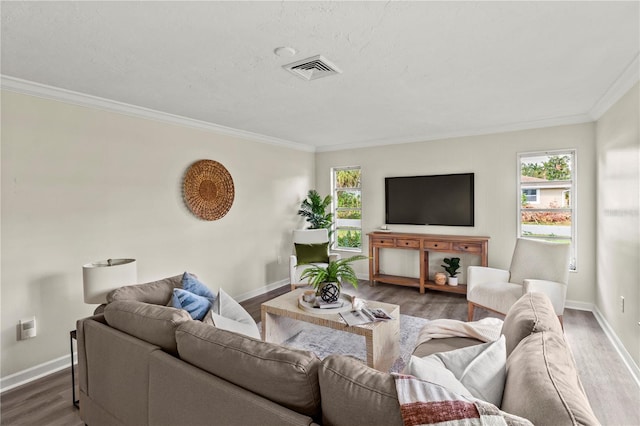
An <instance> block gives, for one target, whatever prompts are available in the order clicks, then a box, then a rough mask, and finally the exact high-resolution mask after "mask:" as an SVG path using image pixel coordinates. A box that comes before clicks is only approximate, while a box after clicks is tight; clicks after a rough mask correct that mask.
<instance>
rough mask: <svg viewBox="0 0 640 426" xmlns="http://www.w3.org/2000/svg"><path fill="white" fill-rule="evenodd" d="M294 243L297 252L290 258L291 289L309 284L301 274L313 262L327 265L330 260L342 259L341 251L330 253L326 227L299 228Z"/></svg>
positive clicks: (294, 233)
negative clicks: (303, 279) (302, 278)
mask: <svg viewBox="0 0 640 426" xmlns="http://www.w3.org/2000/svg"><path fill="white" fill-rule="evenodd" d="M293 243H294V246H295V251H296V254H292V255H291V257H290V258H289V279H290V280H291V290H292V291H293V290H295V289H296V288H297V287H301V286H306V285H309V283H308V280H305V281H306V282H303V281H302V280H301V279H300V276H301V275H302V273H303V272H304V270H305V269H307V268H308V267H309V264H306V265H305V264H303V263H311V264H314V265H324V266H326V265H327V264H328V263H327V262H329V261H335V260H338V259H340V254H339V253H329V232H328V231H327V230H326V229H297V230H295V231H293Z"/></svg>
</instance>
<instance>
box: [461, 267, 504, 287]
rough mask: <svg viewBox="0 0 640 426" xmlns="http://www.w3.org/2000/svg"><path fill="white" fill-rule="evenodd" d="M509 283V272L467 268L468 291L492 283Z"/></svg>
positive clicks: (484, 268) (494, 269) (486, 268)
mask: <svg viewBox="0 0 640 426" xmlns="http://www.w3.org/2000/svg"><path fill="white" fill-rule="evenodd" d="M508 281H509V271H505V270H504V269H497V268H489V267H486V266H469V267H468V268H467V291H468V290H470V287H472V286H474V285H476V284H481V283H490V282H501V283H506V282H508Z"/></svg>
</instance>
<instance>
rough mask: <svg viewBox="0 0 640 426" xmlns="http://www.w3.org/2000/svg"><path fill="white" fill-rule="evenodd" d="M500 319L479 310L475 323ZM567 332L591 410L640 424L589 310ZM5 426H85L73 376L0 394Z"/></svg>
mask: <svg viewBox="0 0 640 426" xmlns="http://www.w3.org/2000/svg"><path fill="white" fill-rule="evenodd" d="M289 290H290V287H289V286H283V287H281V288H279V289H276V290H273V291H270V292H269V293H266V294H264V295H261V296H258V297H255V298H252V299H249V300H247V301H244V302H242V306H244V308H245V309H246V310H247V311H248V312H249V313H250V314H251V316H252V317H253V318H254V319H255V320H256V321H259V320H260V305H261V304H262V302H264V301H266V300H269V299H272V298H273V297H276V296H278V295H280V294H283V293H286V292H288V291H289ZM347 291H349V292H351V293H355V294H356V295H357V296H359V297H362V298H363V299H370V300H380V301H383V302H387V303H394V304H397V305H400V312H401V313H402V314H406V315H412V316H417V317H421V318H428V319H436V318H454V319H459V320H463V321H464V320H466V318H467V303H466V299H465V296H464V295H458V294H451V293H442V292H435V291H427V292H426V293H425V294H420V293H419V292H418V291H417V290H416V289H415V288H409V287H399V286H394V285H386V284H377V285H376V286H374V287H371V286H369V285H368V282H367V281H360V283H359V286H358V289H357V290H354V289H351V288H349V289H347ZM487 316H495V317H500V316H499V315H497V314H492V313H489V312H487V311H484V310H482V309H476V314H475V317H474V319H476V320H478V319H480V318H484V317H487ZM564 324H565V334H566V338H567V341H568V342H569V345H570V346H571V349H572V352H573V354H574V358H575V361H576V365H577V367H578V371H579V372H580V379H581V381H582V384H583V386H584V389H585V393H586V394H587V396H588V398H589V401H590V402H591V406H592V407H593V410H594V412H595V414H596V416H597V417H598V419H599V420H600V421H601V423H602V424H603V425H612V426H627V425H628V426H632V425H640V388H639V387H638V386H637V384H636V382H635V381H634V380H633V378H632V377H631V374H630V373H629V371H628V369H627V368H626V366H625V365H624V363H623V362H622V359H621V358H620V355H619V354H618V353H617V351H616V350H615V348H614V347H613V345H612V344H611V343H610V342H609V340H608V339H607V337H606V336H605V334H604V332H603V331H602V329H601V328H600V325H599V324H598V322H597V321H596V319H595V317H594V316H593V314H592V313H591V312H584V311H576V310H572V309H567V310H566V311H565V315H564ZM0 403H1V404H0V424H1V425H2V426H5V425H6V426H35V425H37V426H58V425H60V426H62V425H64V426H82V425H83V422H82V421H81V420H80V417H79V415H78V410H77V409H76V408H75V407H74V406H73V405H72V403H71V372H70V369H66V370H63V371H60V372H57V373H54V374H51V375H49V376H47V377H44V378H42V379H39V380H36V381H34V382H31V383H29V384H26V385H24V386H21V387H19V388H16V389H12V390H10V391H7V392H4V393H2V394H1V395H0Z"/></svg>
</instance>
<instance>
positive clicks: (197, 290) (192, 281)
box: [182, 272, 216, 303]
mask: <svg viewBox="0 0 640 426" xmlns="http://www.w3.org/2000/svg"><path fill="white" fill-rule="evenodd" d="M182 288H183V289H185V290H187V291H188V292H191V293H193V294H197V295H198V296H202V297H205V298H207V299H209V302H211V303H213V301H214V300H215V299H216V296H215V295H214V294H213V293H211V290H209V287H207V286H206V285H204V284H202V283H201V282H200V281H199V280H198V279H197V278H196V277H194V276H193V275H191V274H190V273H188V272H185V273H184V274H182Z"/></svg>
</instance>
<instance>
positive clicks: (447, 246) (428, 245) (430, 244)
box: [424, 241, 451, 250]
mask: <svg viewBox="0 0 640 426" xmlns="http://www.w3.org/2000/svg"><path fill="white" fill-rule="evenodd" d="M424 248H425V249H426V250H451V243H448V242H443V241H425V242H424Z"/></svg>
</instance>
